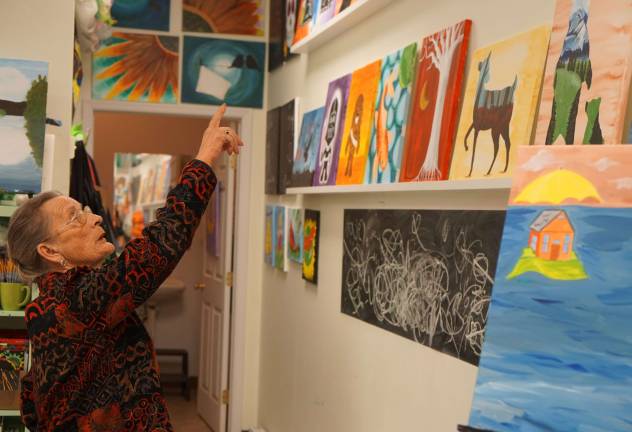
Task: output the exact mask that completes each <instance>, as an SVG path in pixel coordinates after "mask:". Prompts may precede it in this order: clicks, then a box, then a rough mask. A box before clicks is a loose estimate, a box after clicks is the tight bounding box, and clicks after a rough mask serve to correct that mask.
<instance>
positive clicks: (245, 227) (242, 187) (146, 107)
mask: <svg viewBox="0 0 632 432" xmlns="http://www.w3.org/2000/svg"><path fill="white" fill-rule="evenodd" d="M85 63H86V64H87V66H88V67H86V69H90V66H91V61H90V60H87V61H86V62H85ZM84 67H85V66H84ZM84 76H85V77H86V78H88V77H90V76H91V71H90V70H85V71H84ZM90 81H91V80H90V79H89V78H88V79H84V81H83V83H82V94H84V95H85V96H86V97H85V99H84V100H83V101H82V106H81V108H80V109H81V114H82V117H83V118H82V120H83V125H84V131H85V132H86V134H88V142H87V143H86V147H87V150H88V153H90V154H93V150H94V136H93V134H92V130H93V128H94V112H96V111H108V112H127V113H145V114H167V115H175V116H178V115H180V116H189V117H204V118H208V119H209V120H210V117H211V115H212V114H213V112H215V110H216V109H217V107H214V106H208V105H185V104H152V103H139V102H122V101H96V100H92V99H91V83H90ZM224 116H225V117H227V118H231V119H236V120H238V121H239V123H240V126H239V127H240V131H239V134H240V136H241V138H242V139H243V141H244V142H245V143H252V142H253V137H254V131H253V110H252V109H247V108H232V107H228V108H227V110H226V114H225V115H224ZM251 165H252V148H251V147H250V146H249V145H246V146H244V147H243V148H242V150H241V152H240V154H239V162H238V164H237V172H236V175H235V181H236V182H237V184H236V192H235V193H236V196H235V220H234V226H233V230H234V238H233V275H234V276H233V287H232V290H231V303H230V306H231V309H230V314H231V316H230V340H229V352H228V356H229V357H228V389H229V392H228V393H229V398H228V407H227V410H228V414H227V421H228V425H227V428H226V430H227V431H228V432H239V431H241V421H242V418H243V417H242V409H243V400H244V392H243V390H244V388H243V387H244V364H245V352H246V300H247V299H246V290H247V287H248V273H249V272H248V268H249V265H248V238H249V235H250V224H249V219H250V218H249V214H250V172H251Z"/></svg>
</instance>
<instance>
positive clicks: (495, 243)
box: [342, 210, 504, 365]
mask: <svg viewBox="0 0 632 432" xmlns="http://www.w3.org/2000/svg"><path fill="white" fill-rule="evenodd" d="M503 222H504V212H502V211H460V210H456V211H448V210H439V211H437V210H419V211H414V210H346V211H345V220H344V250H343V252H344V257H343V275H342V291H343V293H342V312H343V313H346V314H348V315H351V316H354V317H356V318H359V319H361V320H363V321H366V322H368V323H370V324H373V325H376V326H378V327H381V328H383V329H385V330H388V331H391V332H394V333H396V334H399V335H401V336H404V337H407V338H409V339H413V340H415V341H417V342H419V343H422V344H424V345H427V346H429V347H431V348H433V349H436V350H438V351H441V352H444V353H446V354H449V355H451V356H453V357H456V358H458V359H461V360H463V361H466V362H468V363H471V364H474V365H476V364H478V359H479V355H480V353H481V345H482V338H483V332H484V329H485V323H486V321H487V309H488V306H489V301H490V295H491V289H492V285H493V283H494V273H495V270H496V260H497V255H498V250H499V247H500V237H501V233H502V226H503Z"/></svg>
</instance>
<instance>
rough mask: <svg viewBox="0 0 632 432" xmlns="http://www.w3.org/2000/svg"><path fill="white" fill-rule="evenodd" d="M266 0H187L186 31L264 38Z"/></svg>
mask: <svg viewBox="0 0 632 432" xmlns="http://www.w3.org/2000/svg"><path fill="white" fill-rule="evenodd" d="M262 2H263V0H183V2H182V29H183V30H184V31H185V32H197V33H221V34H234V35H247V36H263V34H264V25H265V9H264V7H263V3H262Z"/></svg>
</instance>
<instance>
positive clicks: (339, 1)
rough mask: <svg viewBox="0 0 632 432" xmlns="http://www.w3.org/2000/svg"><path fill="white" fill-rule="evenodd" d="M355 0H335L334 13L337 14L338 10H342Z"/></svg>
mask: <svg viewBox="0 0 632 432" xmlns="http://www.w3.org/2000/svg"><path fill="white" fill-rule="evenodd" d="M355 2H356V0H336V15H338V14H339V13H340V12H343V11H344V10H345V9H347V8H348V7H349V6H351V5H352V4H354V3H355Z"/></svg>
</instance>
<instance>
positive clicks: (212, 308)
mask: <svg viewBox="0 0 632 432" xmlns="http://www.w3.org/2000/svg"><path fill="white" fill-rule="evenodd" d="M231 161H232V162H233V164H236V158H234V157H233V158H232V159H231V158H230V157H228V156H227V155H226V154H224V156H223V157H222V159H221V160H220V161H218V162H217V163H216V165H215V166H214V170H215V174H216V176H217V179H218V180H219V182H218V187H217V188H216V190H215V192H214V193H215V194H219V208H220V211H219V213H220V215H219V216H220V217H219V224H218V229H217V230H216V231H215V232H216V233H219V234H220V235H219V236H218V237H219V239H220V240H219V242H218V243H215V242H214V240H213V237H212V236H209V234H208V231H209V228H210V227H211V226H212V223H211V224H210V225H209V226H207V224H209V222H210V221H209V219H208V218H209V216H210V214H211V213H213V212H214V205H216V204H217V202H215V203H213V202H211V204H209V207H208V210H207V214H206V215H205V218H204V220H203V221H202V223H201V226H200V229H203V230H204V232H205V235H204V237H205V242H204V243H205V247H204V255H205V256H204V258H205V259H204V275H203V280H204V282H203V284H200V288H202V290H203V296H202V298H203V300H202V321H201V322H202V329H201V332H200V372H199V381H198V389H197V408H198V413H199V414H200V416H201V417H202V418H203V419H204V420H205V421H206V423H207V424H208V425H209V426H210V427H211V428H212V429H213V431H214V432H225V431H226V418H227V417H226V416H227V403H228V365H229V360H228V354H229V341H230V304H231V286H232V264H233V259H232V258H233V221H234V208H235V190H236V188H235V169H234V168H235V165H233V166H232V167H231ZM214 198H216V197H213V198H211V201H213V200H214ZM213 219H216V218H213ZM215 223H217V221H215ZM202 224H204V225H202ZM216 244H217V246H215V248H216V249H218V250H217V252H214V250H213V246H214V245H216Z"/></svg>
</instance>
